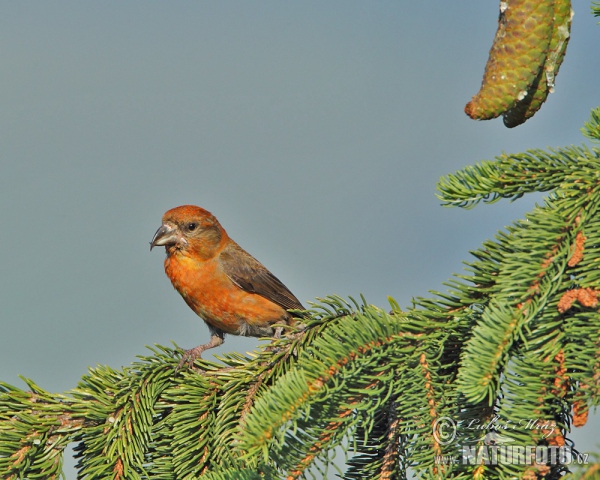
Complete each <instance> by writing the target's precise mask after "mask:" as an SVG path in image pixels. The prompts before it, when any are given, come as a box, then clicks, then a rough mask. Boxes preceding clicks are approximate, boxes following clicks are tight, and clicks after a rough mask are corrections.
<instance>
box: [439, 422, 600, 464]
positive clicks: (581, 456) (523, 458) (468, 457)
mask: <svg viewBox="0 0 600 480" xmlns="http://www.w3.org/2000/svg"><path fill="white" fill-rule="evenodd" d="M555 426H556V425H555V424H551V423H548V422H546V423H543V422H540V421H539V420H527V421H520V422H517V423H514V424H513V423H511V422H504V424H502V425H501V424H500V423H499V422H498V421H497V420H492V421H490V422H488V423H486V424H484V425H479V424H478V423H477V422H476V421H473V422H471V423H470V424H465V425H461V428H464V429H469V430H483V431H487V433H485V434H484V435H482V436H481V437H480V438H478V439H477V440H475V442H474V443H475V444H471V445H457V447H458V452H459V453H457V454H456V455H439V456H437V457H436V459H435V461H436V463H438V464H462V465H534V464H542V465H559V464H560V465H570V464H582V465H583V464H587V463H588V456H589V455H588V454H586V453H579V452H577V451H575V450H574V449H572V448H571V447H569V446H550V445H514V444H511V443H512V442H514V440H513V439H512V438H510V437H509V436H507V435H504V434H503V433H504V432H502V430H504V431H506V430H517V429H523V430H526V429H533V428H536V429H539V430H542V431H546V432H548V431H550V432H552V431H554V428H555ZM502 427H504V428H502ZM548 435H549V434H548ZM548 435H546V436H544V437H545V438H547V436H548ZM433 437H434V439H435V440H436V442H438V443H439V444H440V445H442V446H446V445H450V444H452V443H453V442H455V441H456V437H457V424H456V422H455V421H454V420H453V419H452V418H449V417H440V418H438V419H437V420H436V421H435V422H434V425H433Z"/></svg>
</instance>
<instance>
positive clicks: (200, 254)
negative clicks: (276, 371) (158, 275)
mask: <svg viewBox="0 0 600 480" xmlns="http://www.w3.org/2000/svg"><path fill="white" fill-rule="evenodd" d="M159 245H161V246H162V245H164V247H165V250H166V253H167V258H165V272H166V274H167V276H168V277H169V278H170V279H171V283H172V284H173V286H174V287H175V289H176V290H177V291H178V292H179V293H180V294H181V296H182V297H183V299H184V300H185V301H186V303H187V304H188V305H189V307H190V308H191V309H192V310H193V311H194V312H196V314H198V316H200V317H201V318H202V319H204V321H205V322H206V323H207V325H208V329H209V331H210V334H211V337H210V341H209V342H208V343H206V344H204V345H199V346H197V347H196V348H192V349H191V350H186V352H185V354H184V356H183V358H182V359H181V362H180V364H179V365H180V366H181V365H182V364H183V363H185V362H186V361H187V362H189V364H190V365H191V364H192V363H193V361H194V359H196V358H200V356H201V355H202V352H204V351H205V350H208V349H209V348H213V347H217V346H219V345H221V344H222V343H223V341H224V336H225V334H226V333H231V334H233V335H246V336H252V337H268V336H278V334H279V332H275V330H274V329H273V327H272V325H273V324H275V323H284V324H291V323H292V315H291V314H290V313H289V312H288V310H289V309H297V310H304V307H303V306H302V304H301V303H300V302H299V301H298V299H297V298H296V297H295V296H294V295H293V294H292V292H290V291H289V290H288V289H287V287H286V286H285V285H284V284H283V283H281V282H280V281H279V279H277V277H275V275H273V274H272V273H271V272H269V271H268V270H267V269H266V268H265V267H264V266H263V265H262V264H261V263H260V262H259V261H258V260H256V259H255V258H254V257H253V256H251V255H250V254H249V253H247V252H246V251H245V250H243V249H242V248H241V247H240V246H239V245H238V244H237V243H235V242H234V241H233V240H232V239H231V238H229V236H228V235H227V232H226V231H225V230H224V229H223V227H221V224H220V223H219V222H218V221H217V219H216V218H215V217H214V216H213V215H212V214H211V213H210V212H207V211H206V210H204V209H203V208H200V207H196V206H194V205H182V206H181V207H176V208H173V209H171V210H169V211H168V212H166V213H165V214H164V215H163V218H162V225H161V226H160V228H159V229H158V230H157V231H156V233H155V234H154V237H153V238H152V241H151V242H150V250H152V248H154V247H156V246H159Z"/></svg>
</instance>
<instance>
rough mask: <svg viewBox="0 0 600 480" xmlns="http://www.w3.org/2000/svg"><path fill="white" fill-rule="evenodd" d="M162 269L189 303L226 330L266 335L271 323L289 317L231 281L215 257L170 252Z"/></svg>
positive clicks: (277, 306) (278, 308) (281, 310)
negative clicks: (204, 258)
mask: <svg viewBox="0 0 600 480" xmlns="http://www.w3.org/2000/svg"><path fill="white" fill-rule="evenodd" d="M165 272H166V274H167V276H168V277H169V279H170V280H171V282H172V284H173V286H174V287H175V289H176V290H177V291H178V292H179V293H180V294H181V296H182V297H183V299H184V300H185V302H186V303H187V304H188V305H189V307H190V308H191V309H192V310H193V311H194V312H196V314H197V315H199V316H200V317H202V318H203V319H204V320H205V321H206V322H207V323H209V324H211V325H213V326H214V327H217V328H219V329H221V330H223V331H224V332H226V333H231V334H235V335H251V336H263V335H264V336H267V335H270V334H271V333H270V325H271V324H273V323H279V322H282V321H285V320H286V319H287V318H288V317H289V314H288V313H287V312H286V311H285V310H284V309H283V308H282V307H280V306H279V305H277V304H275V303H273V302H271V301H270V300H267V299H266V298H264V297H262V296H260V295H257V294H254V293H250V292H246V291H244V290H242V289H241V288H239V287H238V286H237V285H236V284H234V283H233V282H232V281H231V279H230V278H229V277H228V276H227V275H226V274H225V272H224V271H223V269H222V267H221V266H220V264H219V262H218V260H217V259H211V260H207V261H202V262H199V261H196V260H195V259H193V258H191V257H188V256H184V255H176V256H175V255H172V256H169V257H167V259H166V260H165Z"/></svg>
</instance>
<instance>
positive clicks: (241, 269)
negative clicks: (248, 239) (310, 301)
mask: <svg viewBox="0 0 600 480" xmlns="http://www.w3.org/2000/svg"><path fill="white" fill-rule="evenodd" d="M219 262H220V263H221V266H222V267H223V271H224V272H225V274H226V275H227V276H228V277H229V278H230V279H231V281H232V282H233V283H235V284H236V285H237V286H238V287H240V288H241V289H242V290H245V291H246V292H250V293H256V294H257V295H260V296H261V297H264V298H266V299H267V300H270V301H271V302H273V303H276V304H277V305H279V306H281V307H282V308H285V309H286V310H288V309H297V310H304V307H303V306H302V304H301V303H300V302H299V301H298V299H297V298H296V297H295V296H294V294H293V293H292V292H290V291H289V290H288V288H287V287H286V286H285V285H284V284H283V283H281V281H280V280H279V279H278V278H277V277H276V276H275V275H273V274H272V273H271V272H269V271H268V270H267V269H266V268H265V267H264V266H263V265H262V264H261V263H260V262H259V261H258V260H256V259H255V258H254V257H253V256H252V255H250V254H249V253H248V252H246V251H245V250H244V249H242V248H241V247H240V246H239V245H238V244H237V243H235V242H234V241H231V242H230V243H229V245H227V247H225V249H224V250H223V251H222V252H221V254H220V255H219Z"/></svg>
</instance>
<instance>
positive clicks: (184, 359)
mask: <svg viewBox="0 0 600 480" xmlns="http://www.w3.org/2000/svg"><path fill="white" fill-rule="evenodd" d="M198 358H202V350H199V349H198V347H196V348H190V349H189V350H184V351H183V355H182V356H181V360H179V363H178V364H177V367H175V373H177V372H178V371H179V370H180V369H181V367H183V366H184V365H185V364H186V363H187V364H188V367H189V368H194V362H195V361H196V359H198Z"/></svg>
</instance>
